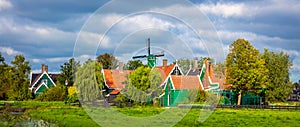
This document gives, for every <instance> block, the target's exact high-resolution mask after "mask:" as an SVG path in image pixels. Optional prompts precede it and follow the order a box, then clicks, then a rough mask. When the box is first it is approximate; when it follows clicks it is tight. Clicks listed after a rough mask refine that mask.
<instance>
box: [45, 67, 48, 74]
mask: <svg viewBox="0 0 300 127" xmlns="http://www.w3.org/2000/svg"><path fill="white" fill-rule="evenodd" d="M45 71H46V73H48V65H45Z"/></svg>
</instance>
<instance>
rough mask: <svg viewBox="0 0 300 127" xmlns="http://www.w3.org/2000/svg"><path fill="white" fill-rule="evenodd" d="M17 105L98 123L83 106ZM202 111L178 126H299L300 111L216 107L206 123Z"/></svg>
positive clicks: (142, 112) (137, 111)
mask: <svg viewBox="0 0 300 127" xmlns="http://www.w3.org/2000/svg"><path fill="white" fill-rule="evenodd" d="M14 106H16V107H20V108H22V107H26V108H28V109H29V110H27V111H26V113H25V115H26V116H28V117H31V118H34V119H37V120H40V119H42V120H45V121H48V122H50V123H53V124H56V125H58V126H70V127H71V126H72V127H73V126H91V127H95V126H98V125H97V124H96V122H94V121H93V119H91V118H90V117H89V115H88V114H87V113H86V112H85V110H84V109H83V108H79V107H76V106H66V105H64V104H63V102H45V103H44V102H20V103H17V104H15V105H14ZM117 110H118V111H119V112H122V113H123V114H126V115H129V116H136V117H148V116H152V115H155V114H159V113H161V112H163V111H164V110H172V109H163V108H152V107H146V108H142V107H135V108H122V109H117ZM99 113H101V112H99ZM199 114H200V109H192V110H190V111H189V112H188V114H187V115H186V116H185V117H184V118H183V119H182V120H181V121H180V122H178V123H177V124H176V125H175V126H178V127H181V126H186V127H190V126H300V115H299V114H300V111H287V110H285V111H279V110H274V111H273V110H246V109H245V110H231V109H224V110H222V109H217V110H215V111H214V112H213V113H212V115H211V116H210V117H209V118H208V119H207V120H206V121H205V122H203V123H201V122H199V121H198V118H199ZM103 120H104V119H103ZM108 120H110V121H111V122H116V121H113V119H108ZM116 123H118V122H116Z"/></svg>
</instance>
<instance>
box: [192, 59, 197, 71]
mask: <svg viewBox="0 0 300 127" xmlns="http://www.w3.org/2000/svg"><path fill="white" fill-rule="evenodd" d="M193 69H194V70H196V69H198V59H197V58H195V59H194V68H193Z"/></svg>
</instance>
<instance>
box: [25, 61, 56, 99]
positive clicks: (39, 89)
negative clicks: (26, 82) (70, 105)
mask: <svg viewBox="0 0 300 127" xmlns="http://www.w3.org/2000/svg"><path fill="white" fill-rule="evenodd" d="M58 75H59V74H55V73H48V66H47V65H44V64H42V71H41V73H31V74H30V86H29V89H30V90H31V91H32V92H33V94H34V95H35V97H37V96H38V95H39V94H41V93H43V92H44V91H45V90H46V89H48V88H50V87H52V86H56V84H55V82H56V77H57V76H58Z"/></svg>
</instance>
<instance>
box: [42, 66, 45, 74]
mask: <svg viewBox="0 0 300 127" xmlns="http://www.w3.org/2000/svg"><path fill="white" fill-rule="evenodd" d="M44 72H45V64H42V73H44Z"/></svg>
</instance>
